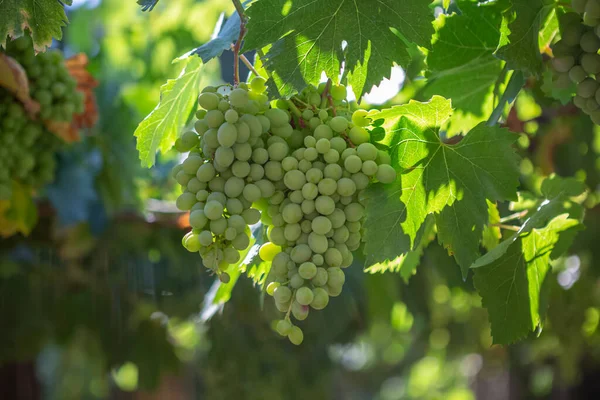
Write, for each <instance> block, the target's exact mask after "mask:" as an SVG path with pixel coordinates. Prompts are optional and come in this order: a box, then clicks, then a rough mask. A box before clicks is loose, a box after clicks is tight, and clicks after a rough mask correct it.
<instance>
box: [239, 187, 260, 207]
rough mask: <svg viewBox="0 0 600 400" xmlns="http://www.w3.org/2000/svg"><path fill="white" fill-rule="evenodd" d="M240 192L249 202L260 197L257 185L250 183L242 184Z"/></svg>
mask: <svg viewBox="0 0 600 400" xmlns="http://www.w3.org/2000/svg"><path fill="white" fill-rule="evenodd" d="M242 194H243V196H244V198H245V199H246V200H248V201H249V202H251V203H252V202H255V201H258V200H259V199H260V197H261V192H260V189H259V187H258V186H256V185H254V184H251V183H250V184H247V185H246V186H244V190H243V191H242Z"/></svg>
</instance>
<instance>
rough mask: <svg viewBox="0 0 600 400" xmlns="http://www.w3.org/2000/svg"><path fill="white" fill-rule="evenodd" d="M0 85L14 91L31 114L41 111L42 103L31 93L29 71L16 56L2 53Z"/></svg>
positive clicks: (0, 54) (11, 91)
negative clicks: (27, 71) (33, 97)
mask: <svg viewBox="0 0 600 400" xmlns="http://www.w3.org/2000/svg"><path fill="white" fill-rule="evenodd" d="M0 87H3V88H5V89H6V90H8V91H9V92H10V93H12V94H13V95H14V96H15V97H16V98H17V99H18V100H19V101H20V102H21V103H23V106H24V107H25V110H27V112H28V113H29V114H30V115H35V114H37V113H38V112H39V111H40V105H39V103H38V102H37V101H35V100H33V99H32V98H31V96H30V95H29V80H28V79H27V73H26V72H25V70H24V69H23V67H22V66H21V64H19V63H18V62H17V61H16V60H15V59H14V58H12V57H9V56H7V55H6V54H4V53H0Z"/></svg>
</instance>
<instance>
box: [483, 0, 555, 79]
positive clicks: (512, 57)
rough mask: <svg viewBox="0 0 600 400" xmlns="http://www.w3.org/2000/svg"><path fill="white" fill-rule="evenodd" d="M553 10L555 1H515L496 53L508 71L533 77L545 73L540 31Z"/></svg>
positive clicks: (506, 16)
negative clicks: (504, 62) (515, 71)
mask: <svg viewBox="0 0 600 400" xmlns="http://www.w3.org/2000/svg"><path fill="white" fill-rule="evenodd" d="M553 7H554V1H553V0H511V6H510V8H509V9H508V10H507V11H506V12H505V13H504V19H503V21H502V28H501V37H500V44H499V45H498V49H497V50H496V53H495V54H496V56H497V57H498V58H500V59H502V60H504V61H506V64H507V66H508V68H510V69H518V70H522V71H523V72H525V73H527V74H530V75H540V74H541V73H542V70H543V64H542V56H541V54H540V44H539V32H540V29H541V28H542V26H543V25H544V22H545V21H546V19H547V17H548V15H549V14H550V11H551V10H552V8H553Z"/></svg>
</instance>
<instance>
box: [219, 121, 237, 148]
mask: <svg viewBox="0 0 600 400" xmlns="http://www.w3.org/2000/svg"><path fill="white" fill-rule="evenodd" d="M237 134H238V133H237V129H236V127H235V125H234V124H232V123H229V122H225V123H223V124H222V125H221V126H220V127H219V130H218V132H217V140H218V141H219V144H220V145H221V146H223V147H231V146H233V145H234V143H235V141H236V140H237Z"/></svg>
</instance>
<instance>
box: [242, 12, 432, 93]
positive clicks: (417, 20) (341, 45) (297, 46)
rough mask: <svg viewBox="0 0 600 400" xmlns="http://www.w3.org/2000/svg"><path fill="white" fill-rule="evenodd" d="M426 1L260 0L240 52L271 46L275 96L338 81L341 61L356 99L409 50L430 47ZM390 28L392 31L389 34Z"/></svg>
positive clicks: (405, 62) (267, 60) (268, 61)
mask: <svg viewBox="0 0 600 400" xmlns="http://www.w3.org/2000/svg"><path fill="white" fill-rule="evenodd" d="M429 3H430V1H428V0H404V1H401V2H399V1H395V0H376V1H371V0H355V1H353V2H348V1H345V0H332V1H326V2H315V1H313V0H297V1H294V2H281V1H279V0H258V1H256V2H254V3H252V5H251V6H250V7H249V8H248V10H247V12H246V13H247V15H248V17H249V22H248V34H247V35H246V39H245V43H244V49H243V50H244V51H248V50H252V49H261V48H262V47H264V46H266V45H269V44H273V46H272V47H271V49H270V50H269V52H268V53H267V54H266V55H265V60H264V61H265V64H266V66H267V67H268V68H269V70H270V71H271V72H272V81H273V82H274V84H275V86H276V87H277V88H278V91H279V95H281V96H289V95H292V94H294V93H295V92H296V91H300V90H302V89H303V88H304V87H305V86H306V85H307V84H318V83H319V81H320V79H321V72H322V71H325V73H326V74H327V76H329V77H331V78H332V79H334V80H336V83H337V79H338V76H339V74H340V67H341V64H342V62H344V64H345V71H346V72H347V73H348V83H350V84H351V85H352V88H353V90H354V92H355V94H356V96H357V97H360V96H361V95H362V94H363V93H364V92H366V91H369V90H370V89H371V87H372V86H373V85H378V84H379V83H380V82H381V80H382V79H383V78H384V77H388V78H389V77H390V73H391V67H392V65H393V63H397V64H399V65H401V66H407V65H408V63H409V61H410V56H409V53H408V45H407V43H406V42H409V43H411V42H412V43H415V44H417V45H419V46H422V47H425V48H429V47H430V43H431V36H432V34H433V26H432V22H433V13H432V10H431V9H430V7H429ZM392 29H394V30H395V31H396V32H394V31H392Z"/></svg>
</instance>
